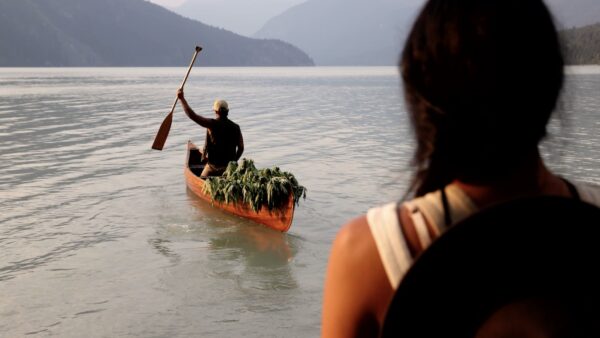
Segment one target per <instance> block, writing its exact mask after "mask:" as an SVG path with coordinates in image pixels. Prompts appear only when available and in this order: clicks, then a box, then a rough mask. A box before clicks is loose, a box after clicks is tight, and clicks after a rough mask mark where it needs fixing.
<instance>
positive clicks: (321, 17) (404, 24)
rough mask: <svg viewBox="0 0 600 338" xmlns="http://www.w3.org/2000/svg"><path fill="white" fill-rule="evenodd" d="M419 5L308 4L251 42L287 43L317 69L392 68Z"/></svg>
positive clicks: (376, 0)
mask: <svg viewBox="0 0 600 338" xmlns="http://www.w3.org/2000/svg"><path fill="white" fill-rule="evenodd" d="M422 3H423V1H421V0H403V1H398V0H309V1H307V2H305V3H302V4H300V5H297V6H294V7H292V8H290V9H289V10H287V11H285V12H284V13H282V14H281V15H278V16H276V17H274V18H273V19H271V20H269V21H268V22H267V23H266V24H265V26H264V27H263V28H262V29H260V30H259V31H258V32H257V33H256V34H255V35H254V36H255V37H258V38H276V39H281V40H284V41H288V42H290V43H292V44H294V45H296V46H298V47H300V48H301V49H302V50H304V51H306V52H307V53H308V54H309V55H310V56H311V57H312V58H313V59H314V60H315V63H317V64H318V65H393V64H396V62H397V59H398V54H399V53H400V49H401V46H402V44H403V40H404V37H405V36H406V34H407V32H408V29H409V28H410V25H411V24H412V22H413V20H414V17H415V15H416V14H417V11H418V9H419V8H420V6H421V4H422Z"/></svg>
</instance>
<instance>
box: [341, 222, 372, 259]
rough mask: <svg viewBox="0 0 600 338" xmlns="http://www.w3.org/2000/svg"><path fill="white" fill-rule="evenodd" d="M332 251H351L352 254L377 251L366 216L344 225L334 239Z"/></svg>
mask: <svg viewBox="0 0 600 338" xmlns="http://www.w3.org/2000/svg"><path fill="white" fill-rule="evenodd" d="M334 249H342V250H346V249H351V250H350V251H352V252H356V251H366V252H369V251H371V250H373V249H375V250H377V248H376V247H375V242H374V241H373V238H372V235H371V230H370V229H369V223H368V222H367V216H365V215H362V216H360V217H357V218H355V219H353V220H350V221H349V222H347V223H346V224H344V226H342V228H341V229H340V231H339V232H338V234H337V236H336V238H335V241H334ZM366 252H362V253H366Z"/></svg>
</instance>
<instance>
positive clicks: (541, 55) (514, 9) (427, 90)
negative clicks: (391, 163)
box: [400, 0, 564, 196]
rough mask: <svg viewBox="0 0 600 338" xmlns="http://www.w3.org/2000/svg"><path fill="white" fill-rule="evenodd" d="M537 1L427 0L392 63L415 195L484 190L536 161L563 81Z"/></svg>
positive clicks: (556, 47)
mask: <svg viewBox="0 0 600 338" xmlns="http://www.w3.org/2000/svg"><path fill="white" fill-rule="evenodd" d="M563 66H564V63H563V57H562V54H561V48H560V44H559V41H558V34H557V32H556V28H555V25H554V22H553V20H552V16H551V14H550V12H549V11H548V9H547V7H546V6H545V5H544V3H543V1H542V0H429V1H428V2H427V3H426V4H425V6H424V7H423V9H422V11H421V13H420V14H419V16H418V17H417V19H416V22H415V24H414V25H413V28H412V30H411V32H410V34H409V37H408V39H407V41H406V45H405V47H404V51H403V53H402V55H401V60H400V71H401V74H402V79H403V84H404V96H405V101H406V103H407V109H408V112H409V115H410V120H411V122H412V124H413V130H414V132H415V137H416V141H417V147H416V151H415V154H414V158H413V165H414V166H415V169H416V171H415V176H414V178H413V182H412V185H411V188H410V189H411V191H413V192H414V193H415V195H416V196H422V195H424V194H426V193H428V192H431V191H434V190H437V189H440V188H442V187H444V186H445V185H447V184H449V183H450V182H452V181H453V180H455V179H459V180H462V181H464V182H469V183H475V184H487V183H490V182H494V181H495V180H498V179H501V178H503V177H507V175H511V174H514V173H515V171H516V170H518V169H519V168H520V167H521V166H522V165H524V164H525V163H526V162H527V161H530V160H531V158H532V157H534V158H537V157H536V156H537V154H538V152H537V147H538V144H539V142H540V141H541V140H542V139H543V138H544V136H545V135H546V124H547V123H548V121H549V119H550V116H551V114H552V111H553V110H554V108H555V106H556V102H557V99H558V96H559V93H560V90H561V88H562V84H563V76H564V75H563Z"/></svg>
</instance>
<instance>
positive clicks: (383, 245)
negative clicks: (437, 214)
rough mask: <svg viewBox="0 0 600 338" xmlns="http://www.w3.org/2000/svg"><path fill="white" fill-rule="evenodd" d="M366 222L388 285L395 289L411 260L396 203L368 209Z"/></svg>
mask: <svg viewBox="0 0 600 338" xmlns="http://www.w3.org/2000/svg"><path fill="white" fill-rule="evenodd" d="M367 223H368V224H369V229H370V230H371V235H372V236H373V239H374V240H375V245H376V246H377V251H378V252H379V258H380V259H381V263H382V264H383V268H384V269H385V272H386V274H387V276H388V280H389V281H390V285H391V286H392V288H393V289H394V290H396V289H397V288H398V285H400V280H402V278H403V277H404V274H406V271H407V270H408V268H409V267H410V266H411V264H412V261H413V260H412V256H411V254H410V251H409V249H408V245H407V243H406V240H405V238H404V236H403V235H402V230H401V229H400V223H399V221H398V207H397V204H396V203H389V204H386V205H384V206H382V207H379V208H372V209H370V210H369V211H368V212H367Z"/></svg>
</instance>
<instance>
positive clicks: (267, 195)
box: [204, 159, 306, 213]
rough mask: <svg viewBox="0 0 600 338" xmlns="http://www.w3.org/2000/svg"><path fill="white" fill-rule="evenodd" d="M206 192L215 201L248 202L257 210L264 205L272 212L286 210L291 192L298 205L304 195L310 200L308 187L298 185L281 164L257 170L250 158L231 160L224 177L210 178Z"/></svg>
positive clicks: (205, 188) (206, 185)
mask: <svg viewBox="0 0 600 338" xmlns="http://www.w3.org/2000/svg"><path fill="white" fill-rule="evenodd" d="M204 193H206V194H209V195H210V196H211V197H212V200H213V201H218V202H222V203H239V202H243V203H246V204H248V205H249V206H250V207H251V208H252V210H254V211H255V212H257V213H258V212H259V211H260V209H261V208H262V207H263V206H266V207H268V208H269V211H272V210H274V209H282V208H283V207H284V206H285V205H287V203H288V199H289V198H290V194H291V196H292V198H293V199H294V203H296V204H299V203H300V198H304V199H306V188H304V187H303V186H301V185H299V184H298V181H297V180H296V178H295V177H294V175H293V174H291V173H289V172H287V171H281V170H280V169H279V168H278V167H273V168H271V169H269V168H266V169H256V167H255V166H254V161H252V160H250V159H243V160H242V161H241V163H240V164H239V165H238V164H237V163H236V162H229V165H228V166H227V169H226V170H225V173H223V176H218V177H209V178H207V179H206V181H205V184H204Z"/></svg>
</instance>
